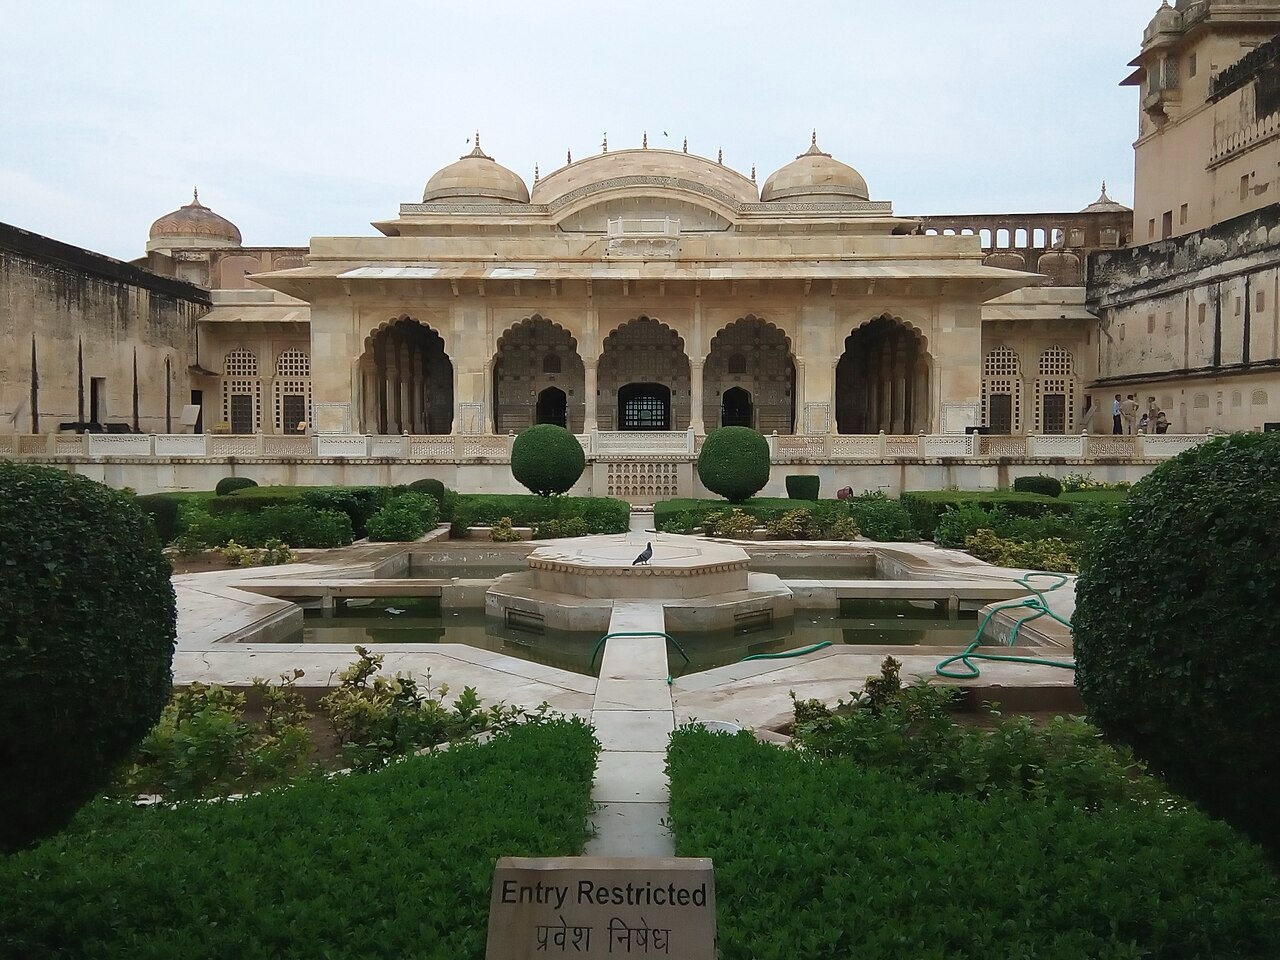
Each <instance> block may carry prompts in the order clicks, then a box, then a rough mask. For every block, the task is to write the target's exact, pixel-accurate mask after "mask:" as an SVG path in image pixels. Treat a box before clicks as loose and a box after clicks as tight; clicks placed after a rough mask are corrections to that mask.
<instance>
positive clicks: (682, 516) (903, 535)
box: [653, 494, 919, 542]
mask: <svg viewBox="0 0 1280 960" xmlns="http://www.w3.org/2000/svg"><path fill="white" fill-rule="evenodd" d="M732 506H733V507H735V508H737V509H739V510H742V511H744V512H746V513H749V514H750V515H751V516H753V517H755V518H756V519H757V520H759V521H760V523H761V524H768V523H769V522H770V521H771V520H777V519H778V518H779V517H781V516H782V515H783V514H785V513H790V512H791V511H793V510H795V509H796V508H797V507H798V506H800V504H798V503H797V502H796V501H795V500H790V499H784V498H782V497H753V498H752V499H750V500H747V501H746V502H745V503H738V504H733V505H732ZM729 509H730V504H727V503H725V502H724V501H723V500H698V499H691V498H678V499H675V500H663V501H660V502H659V503H656V504H654V507H653V523H654V527H655V528H656V529H658V530H662V531H664V532H670V533H683V532H687V531H688V530H689V529H691V528H693V527H700V526H702V525H703V521H704V520H705V519H706V517H707V515H708V514H712V513H724V512H726V511H727V510H729ZM804 509H806V510H808V511H809V512H810V513H811V514H812V515H813V519H814V523H815V525H816V526H818V527H819V528H829V527H830V526H831V525H832V524H833V523H834V522H835V521H836V520H838V519H840V518H841V517H851V518H853V520H854V521H855V522H856V523H857V525H858V530H859V531H860V532H861V533H862V535H863V536H864V537H866V538H867V539H869V540H879V541H882V542H901V541H911V540H917V539H919V536H918V535H917V533H916V531H915V527H914V525H913V524H912V522H911V517H910V515H908V513H907V511H906V510H904V509H903V508H902V505H901V504H900V503H898V501H896V500H891V499H889V498H888V497H886V496H884V495H883V494H865V495H863V496H861V497H850V498H848V499H847V500H814V501H811V502H808V503H806V504H804Z"/></svg>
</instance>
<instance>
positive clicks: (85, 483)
mask: <svg viewBox="0 0 1280 960" xmlns="http://www.w3.org/2000/svg"><path fill="white" fill-rule="evenodd" d="M0 557H3V558H4V559H3V561H0V562H3V563H4V564H5V567H4V569H5V573H4V594H3V602H2V603H0V851H3V850H14V849H17V848H19V847H21V846H24V845H26V844H28V843H30V842H32V841H34V840H37V839H39V838H41V837H44V836H47V835H48V834H50V833H53V832H55V831H57V830H59V829H61V828H62V827H63V826H64V825H65V824H66V822H67V821H68V820H69V819H70V818H71V816H72V815H73V814H74V813H75V812H76V810H77V809H79V807H80V806H81V805H82V804H83V803H84V802H85V801H87V800H89V798H91V797H92V796H93V795H94V794H95V793H97V792H98V790H99V789H101V788H102V786H103V785H104V784H105V783H106V781H107V779H108V777H109V776H110V775H111V773H112V771H113V769H114V768H115V767H116V765H117V764H119V763H120V762H121V761H122V760H124V759H125V758H126V757H127V756H128V755H129V753H130V752H131V751H132V750H133V748H134V746H135V745H136V744H137V743H138V741H140V740H141V739H142V737H143V736H144V735H145V734H146V732H147V731H148V730H150V729H151V727H152V726H154V725H155V723H156V721H157V720H158V719H159V718H160V713H161V711H162V710H163V709H164V706H165V704H166V703H167V702H168V701H169V696H170V694H171V693H172V686H173V678H172V674H171V672H170V667H171V663H172V660H173V642H174V633H175V629H176V619H177V618H176V613H175V605H174V594H173V587H172V586H171V585H170V582H169V576H170V573H171V568H170V566H169V562H168V561H167V560H165V558H164V556H163V555H162V554H161V552H160V542H159V540H158V539H157V538H156V534H155V530H154V529H153V527H152V523H151V520H150V519H149V518H148V517H147V516H146V514H144V513H143V511H142V510H141V509H140V508H139V507H138V505H137V504H136V503H135V502H134V498H133V497H131V496H129V495H127V494H124V493H120V492H118V491H115V490H111V489H109V488H107V487H104V486H103V485H102V484H100V483H95V482H93V481H92V480H87V479H85V478H84V477H77V476H72V475H70V474H67V473H63V472H62V471H60V470H54V469H51V468H46V467H33V466H23V465H20V464H14V463H3V462H0Z"/></svg>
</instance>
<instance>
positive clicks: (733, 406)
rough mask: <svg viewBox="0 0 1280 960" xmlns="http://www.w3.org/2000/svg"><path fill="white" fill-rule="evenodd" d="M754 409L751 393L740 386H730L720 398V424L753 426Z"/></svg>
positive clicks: (725, 425) (726, 425) (724, 425)
mask: <svg viewBox="0 0 1280 960" xmlns="http://www.w3.org/2000/svg"><path fill="white" fill-rule="evenodd" d="M754 414H755V411H754V410H753V408H752V406H751V394H749V393H748V392H747V391H746V390H743V389H742V388H741V387H730V388H729V389H728V390H726V391H725V392H724V395H723V396H722V397H721V398H720V426H722V427H754V426H755V415H754Z"/></svg>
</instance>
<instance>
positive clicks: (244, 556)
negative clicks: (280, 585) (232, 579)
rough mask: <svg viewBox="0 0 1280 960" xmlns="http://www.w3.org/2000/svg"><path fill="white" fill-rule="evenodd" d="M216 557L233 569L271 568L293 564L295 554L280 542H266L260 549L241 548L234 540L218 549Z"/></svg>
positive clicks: (273, 540)
mask: <svg viewBox="0 0 1280 960" xmlns="http://www.w3.org/2000/svg"><path fill="white" fill-rule="evenodd" d="M218 555H219V556H221V557H222V559H223V560H225V561H226V562H227V563H229V564H231V565H232V566H234V567H272V566H278V565H280V564H282V563H293V562H294V561H296V560H297V559H298V556H297V554H295V553H294V552H293V551H292V550H290V549H289V547H288V545H287V544H285V543H283V542H282V541H280V540H275V539H272V540H268V541H267V542H266V543H265V544H263V545H262V548H261V549H254V548H252V547H242V546H241V545H240V544H238V543H236V542H235V541H234V540H231V541H228V543H227V545H226V546H223V547H219V548H218Z"/></svg>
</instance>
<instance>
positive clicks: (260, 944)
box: [0, 720, 599, 960]
mask: <svg viewBox="0 0 1280 960" xmlns="http://www.w3.org/2000/svg"><path fill="white" fill-rule="evenodd" d="M598 750H599V744H598V743H597V742H596V741H595V738H594V736H593V735H592V732H591V729H590V727H588V726H587V725H586V724H585V723H584V722H582V721H580V720H545V721H543V722H540V723H536V724H534V723H531V724H524V725H520V726H517V727H514V728H513V729H511V730H510V731H509V732H506V733H502V734H499V735H497V736H496V737H494V739H493V741H492V742H490V743H488V744H484V745H477V744H474V743H465V742H464V743H459V744H455V745H454V746H453V747H452V748H451V749H450V750H448V751H440V752H436V753H432V754H430V755H428V756H424V757H410V758H408V759H405V760H404V761H402V762H399V763H393V764H391V765H390V766H387V767H386V768H385V769H383V770H380V771H378V772H376V773H365V774H361V773H355V774H349V775H346V776H340V777H335V778H332V779H325V778H317V779H315V780H313V781H307V782H303V783H299V784H297V785H295V786H291V787H289V788H287V789H281V790H273V791H271V792H268V793H262V794H259V795H256V796H250V797H246V798H244V799H242V800H237V801H233V802H227V803H189V804H183V805H180V806H163V805H161V806H155V807H146V808H138V807H134V806H132V805H128V804H110V803H105V802H98V803H95V804H93V805H92V806H91V807H89V808H88V809H86V810H85V811H84V813H83V814H82V815H81V816H80V817H79V818H78V819H77V821H76V822H75V823H74V824H73V826H72V829H71V831H70V832H68V833H67V834H66V835H65V836H63V837H59V838H57V839H55V840H52V841H50V842H48V843H45V844H43V845H42V846H40V847H37V848H36V849H34V850H30V851H24V852H22V853H20V854H17V855H15V856H12V857H0V889H2V890H3V891H4V895H3V896H0V956H4V957H6V958H9V957H12V958H14V960H17V958H24V960H25V958H31V960H35V958H46V957H48V958H54V957H58V958H67V960H69V958H72V957H75V958H80V957H85V958H90V957H91V958H93V960H160V958H164V960H170V958H179V957H180V958H182V960H223V958H231V957H234V958H245V960H250V958H252V960H264V958H277V957H281V958H283V957H290V958H321V957H323V958H326V960H404V958H409V957H412V958H416V960H436V958H440V960H446V958H447V960H463V958H466V960H469V958H477V960H478V958H480V957H483V956H484V952H485V935H486V931H487V927H488V917H489V893H490V888H491V886H492V883H493V865H494V863H495V862H496V860H497V859H498V858H499V857H503V856H521V857H548V856H575V855H578V854H580V853H581V852H582V847H583V843H584V842H585V840H586V835H587V821H588V817H589V816H590V814H591V812H592V809H593V807H592V802H591V780H592V774H593V772H594V770H595V766H596V756H597V753H598Z"/></svg>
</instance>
